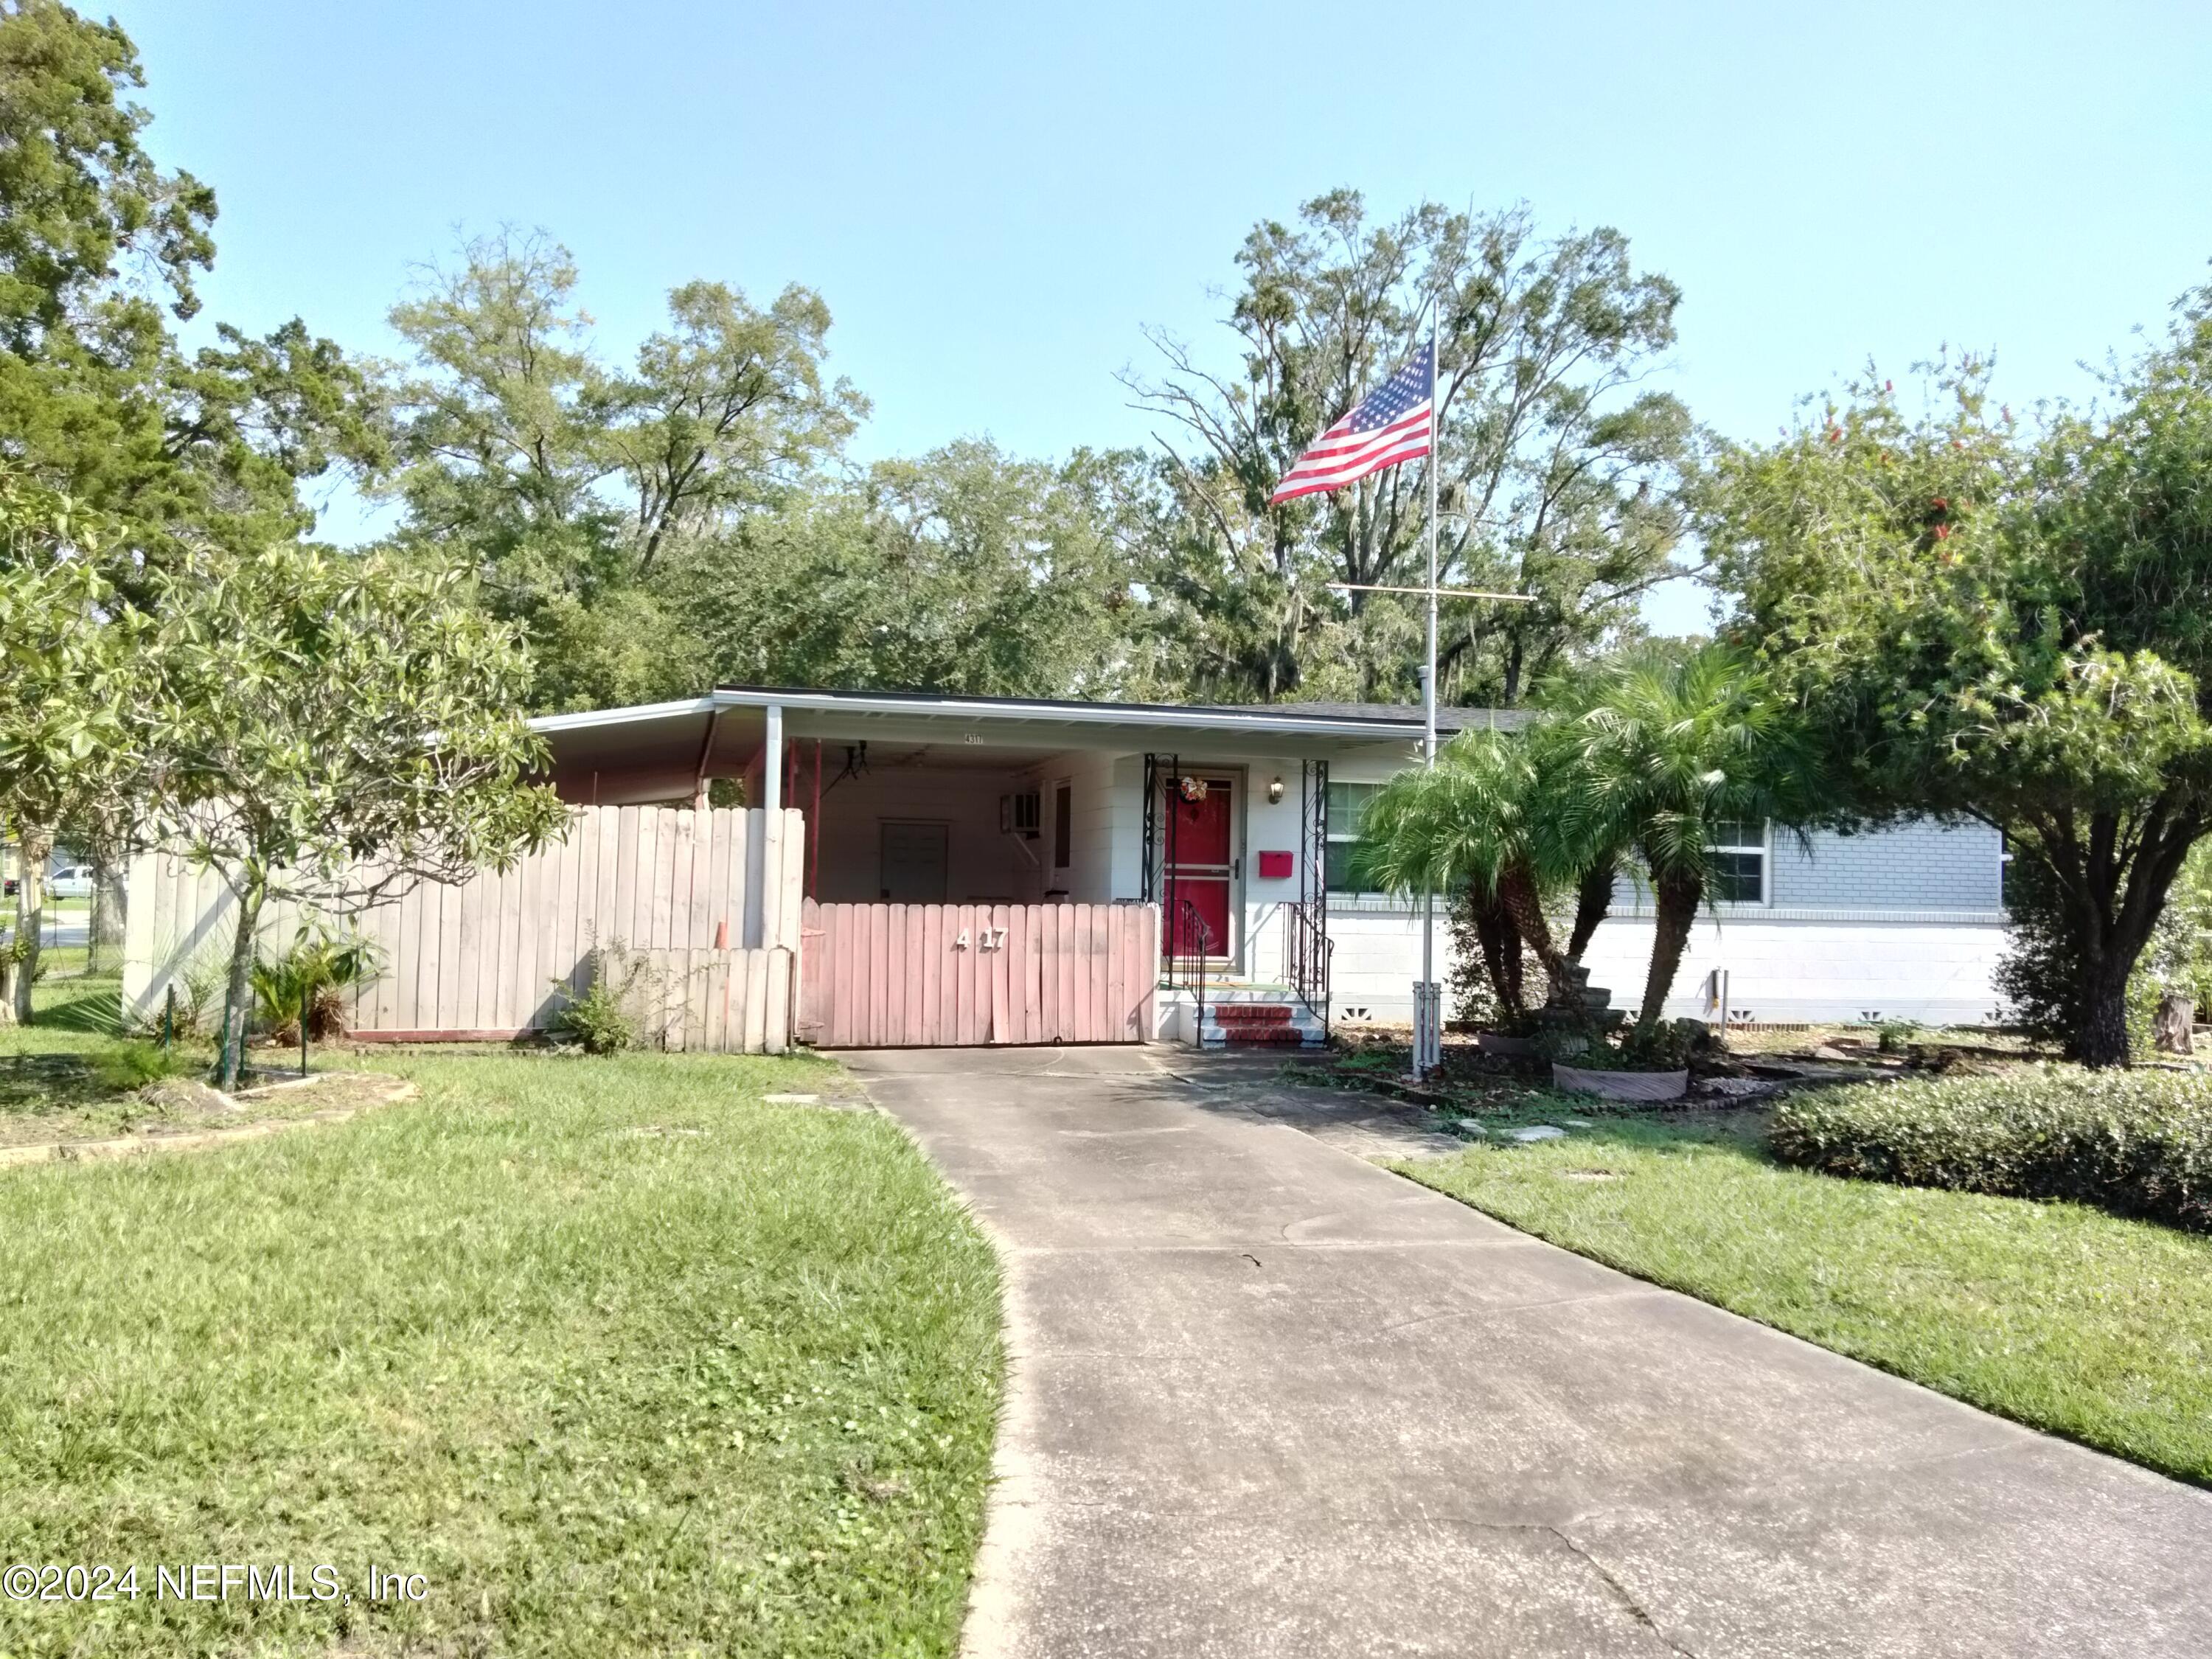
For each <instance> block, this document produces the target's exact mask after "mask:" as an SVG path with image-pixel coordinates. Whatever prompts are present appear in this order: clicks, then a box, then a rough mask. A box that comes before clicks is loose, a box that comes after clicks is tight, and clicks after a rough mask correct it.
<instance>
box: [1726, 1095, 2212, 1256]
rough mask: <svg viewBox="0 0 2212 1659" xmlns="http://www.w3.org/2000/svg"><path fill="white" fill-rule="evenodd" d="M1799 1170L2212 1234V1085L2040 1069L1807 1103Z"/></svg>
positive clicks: (1799, 1134)
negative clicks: (2101, 1211) (2068, 1207)
mask: <svg viewBox="0 0 2212 1659" xmlns="http://www.w3.org/2000/svg"><path fill="white" fill-rule="evenodd" d="M1769 1135H1770V1143H1769V1144H1770V1145H1771V1147H1772V1148H1773V1151H1774V1154H1775V1156H1776V1157H1778V1158H1780V1159H1781V1160H1782V1161H1783V1162H1784V1163H1786V1164H1801V1165H1803V1166H1804V1167H1806V1168H1808V1169H1814V1170H1825V1171H1826V1172H1827V1173H1828V1174H1830V1175H1838V1176H1857V1177H1859V1178H1860V1179H1863V1180H1868V1181H1892V1182H1899V1183H1901V1184H1903V1185H1906V1186H1913V1187H1948V1188H1953V1189H1954V1190H1957V1191H1961V1192H1974V1193H1998V1194H2004V1195H2007V1196H2008V1197H2014V1198H2058V1199H2074V1200H2079V1201H2081V1202H2082V1203H2085V1204H2095V1205H2100V1206H2103V1207H2104V1208H2106V1209H2108V1210H2111V1211H2113V1212H2117V1213H2118V1214H2120V1215H2130V1216H2147V1217H2149V1218H2153V1219H2154V1220H2159V1221H2166V1222H2172V1223H2173V1224H2174V1225H2178V1226H2182V1227H2189V1228H2192V1229H2195V1230H2196V1231H2200V1232H2212V1077H2207V1076H2205V1075H2203V1074H2201V1073H2192V1072H2162V1071H2159V1072H2154V1071H2130V1072H2124V1071H2100V1072H2089V1071H2084V1070H2082V1069H2081V1067H2079V1066H2049V1065H2039V1066H2023V1067H2021V1068H2020V1069H2019V1070H2017V1071H2013V1072H2008V1073H2003V1074H2002V1075H1997V1076H1989V1077H1966V1078H1946V1079H1928V1080H1925V1081H1917V1080H1916V1081H1911V1082H1904V1083H1892V1084H1866V1085H1859V1086H1857V1087H1855V1088H1850V1089H1838V1090H1834V1091H1821V1092H1820V1093H1817V1094H1805V1095H1798V1096H1795V1097H1791V1098H1790V1099H1789V1100H1787V1101H1785V1102H1784V1103H1783V1104H1782V1105H1781V1106H1780V1107H1779V1108H1778V1109H1777V1110H1776V1112H1775V1115H1774V1118H1773V1121H1772V1124H1771V1128H1770V1131H1769Z"/></svg>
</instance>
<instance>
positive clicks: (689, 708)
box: [530, 697, 720, 732]
mask: <svg viewBox="0 0 2212 1659" xmlns="http://www.w3.org/2000/svg"><path fill="white" fill-rule="evenodd" d="M718 707H720V705H719V704H718V703H717V702H716V701H715V699H714V698H713V697H686V698H684V699H682V700H681V701H679V702H643V703H635V704H633V705H632V706H630V707H629V708H587V709H586V710H584V711H583V713H581V714H540V715H539V716H538V718H537V719H535V720H532V721H531V722H530V729H531V730H532V731H533V732H589V731H592V730H593V729H594V728H596V727H599V726H637V725H641V724H642V723H644V722H645V721H647V720H673V719H676V718H678V717H679V716H681V715H684V714H712V713H713V712H714V710H715V708H718Z"/></svg>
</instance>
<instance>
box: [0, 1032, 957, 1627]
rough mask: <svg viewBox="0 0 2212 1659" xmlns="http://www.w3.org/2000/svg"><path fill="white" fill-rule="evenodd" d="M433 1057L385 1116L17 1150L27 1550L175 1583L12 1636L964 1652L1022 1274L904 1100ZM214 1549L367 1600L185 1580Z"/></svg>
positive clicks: (654, 1066)
mask: <svg viewBox="0 0 2212 1659" xmlns="http://www.w3.org/2000/svg"><path fill="white" fill-rule="evenodd" d="M392 1063H393V1065H394V1066H395V1069H400V1070H404V1072H405V1073H408V1074H409V1075H411V1076H413V1077H415V1078H416V1079H417V1080H419V1081H420V1082H421V1084H422V1091H423V1092H422V1097H421V1098H420V1099H418V1100H416V1101H414V1102H410V1103H404V1104H401V1105H397V1106H394V1107H392V1108H389V1109H386V1110H382V1111H380V1112H376V1113H373V1114H369V1115H364V1116H362V1117H359V1118H356V1119H354V1120H352V1121H348V1122H345V1123H341V1124H334V1125H329V1126H321V1127H318V1128H317V1129H316V1130H314V1131H313V1132H311V1133H296V1134H290V1135H283V1136H277V1137H274V1138H272V1139H265V1140H261V1141H258V1142H255V1143H252V1144H251V1145H247V1146H239V1147H234V1148H227V1149H224V1150H222V1151H219V1152H210V1153H205V1154H200V1155H195V1156H192V1157H189V1158H169V1159H156V1160H143V1159H142V1160H135V1161H132V1162H131V1163H127V1164H94V1165H82V1166H53V1165H43V1166H38V1167H34V1168H31V1169H27V1170H9V1171H0V1236H4V1237H6V1238H7V1240H8V1249H7V1250H6V1251H5V1252H4V1257H3V1258H0V1491H4V1492H6V1494H7V1503H6V1504H5V1505H4V1506H0V1561H4V1562H7V1563H14V1562H19V1561H20V1562H46V1561H51V1562H56V1563H63V1564H66V1563H71V1562H82V1563H94V1564H96V1563H111V1564H115V1565H118V1566H120V1565H127V1564H131V1563H136V1564H138V1565H140V1566H141V1571H142V1577H141V1585H140V1588H141V1590H142V1594H141V1596H140V1598H139V1599H138V1600H137V1601H135V1602H134V1601H110V1602H105V1603H100V1604H91V1603H79V1604H73V1605H72V1604H67V1603H61V1604H48V1605H40V1604H38V1603H29V1604H24V1603H15V1602H0V1652H5V1653H7V1654H9V1655H11V1656H13V1655H41V1656H45V1655H52V1656H59V1655H64V1654H72V1655H73V1654H79V1653H100V1654H103V1655H117V1656H125V1655H129V1656H137V1655H149V1656H150V1655H163V1656H167V1655H173V1654H179V1653H186V1652H191V1653H222V1654H231V1653H235V1654H247V1653H251V1654H253V1655H256V1656H263V1655H290V1654H300V1655H309V1654H313V1655H327V1654H331V1653H344V1654H347V1655H349V1656H353V1655H364V1656H365V1655H380V1654H398V1653H402V1652H405V1653H410V1654H435V1655H467V1654H480V1653H481V1654H493V1653H496V1654H501V1655H533V1656H534V1655H548V1656H550V1655H561V1656H575V1659H604V1656H619V1655H632V1654H635V1655H645V1654H653V1655H660V1654H690V1653H701V1654H723V1653H737V1654H756V1653H757V1654H780V1653H791V1654H802V1653H803V1654H838V1655H854V1656H863V1655H865V1656H870V1659H873V1656H878V1655H925V1654H945V1653H950V1652H951V1651H952V1650H953V1647H954V1644H955V1640H956V1634H957V1626H958V1621H959V1617H960V1613H961V1608H962V1606H963V1598H964V1595H965V1590H966V1584H967V1577H968V1572H969V1562H970V1559H971V1557H972V1555H973V1553H974V1549H975V1543H976V1541H977V1538H978V1535H979V1533H980V1528H981V1517H982V1507H983V1496H984V1490H985V1485H986V1481H987V1473H988V1466H989V1459H990V1449H991V1440H992V1433H993V1427H994V1413H995V1410H996V1407H997V1402H998V1398H999V1384H1000V1351H999V1337H998V1298H997V1280H996V1270H995V1267H994V1262H993V1261H992V1258H991V1255H990V1253H989V1250H988V1249H987V1246H986V1245H985V1243H983V1241H982V1239H981V1237H980V1236H979V1235H978V1233H977V1231H976V1229H975V1227H974V1225H972V1224H971V1223H970V1221H969V1218H967V1217H966V1216H965V1215H964V1214H963V1212H962V1211H961V1210H960V1208H959V1207H958V1206H957V1203H956V1202H955V1201H954V1200H953V1199H952V1197H951V1194H949V1193H948V1192H947V1191H946V1190H945V1187H944V1186H943V1184H942V1182H939V1180H938V1178H937V1177H936V1176H935V1175H934V1174H933V1172H932V1171H931V1170H929V1168H928V1167H927V1164H924V1162H923V1161H922V1160H921V1158H920V1157H919V1155H918V1154H917V1153H916V1152H915V1151H914V1149H913V1148H912V1146H910V1145H909V1144H908V1142H907V1141H906V1140H905V1139H904V1138H903V1137H902V1135H901V1134H900V1133H899V1132H898V1131H897V1129H896V1127H894V1126H893V1125H892V1124H890V1122H889V1121H886V1120H884V1119H883V1118H881V1117H880V1116H878V1115H874V1114H872V1113H868V1112H839V1111H825V1110H822V1109H815V1108H810V1107H805V1106H769V1105H764V1104H763V1103H761V1098H760V1097H761V1096H763V1094H767V1093H775V1092H801V1093H804V1092H818V1091H821V1090H822V1085H823V1080H824V1079H825V1076H826V1075H827V1073H826V1068H824V1067H823V1066H820V1065H819V1064H817V1063H814V1062H809V1061H804V1060H760V1059H752V1060H748V1059H739V1058H733V1057H711V1056H635V1057H626V1058H623V1059H621V1060H611V1061H594V1060H580V1059H566V1058H556V1057H544V1056H532V1055H474V1056H468V1057H452V1058H445V1057H406V1058H398V1059H395V1060H394V1061H393V1062H392ZM193 1562H215V1563H222V1562H229V1563H253V1564H263V1565H269V1564H282V1563H289V1564H295V1565H296V1567H297V1570H298V1573H299V1582H300V1583H301V1586H302V1587H303V1589H304V1587H305V1586H306V1584H307V1574H308V1571H309V1569H310V1568H311V1567H313V1566H314V1565H319V1564H325V1563H328V1564H331V1565H335V1566H336V1568H337V1571H338V1574H339V1575H340V1577H341V1580H342V1581H343V1585H344V1589H345V1590H346V1592H348V1593H349V1594H351V1595H352V1596H353V1600H352V1601H351V1602H350V1603H344V1602H338V1601H307V1602H295V1603H282V1602H276V1603H272V1602H260V1603H254V1602H251V1601H246V1600H243V1599H241V1598H240V1596H239V1595H238V1594H237V1592H236V1591H235V1590H234V1591H233V1594H232V1599H230V1600H229V1601H222V1602H207V1603H197V1604H195V1603H189V1602H187V1603H179V1602H177V1601H155V1600H154V1599H153V1597H152V1595H151V1594H150V1590H151V1588H152V1580H153V1572H154V1568H155V1565H157V1564H161V1565H171V1566H174V1565H177V1564H190V1563H193ZM371 1565H375V1566H376V1567H378V1568H379V1569H380V1570H382V1571H386V1572H392V1571H398V1572H403V1573H420V1574H422V1576H423V1578H424V1580H425V1581H426V1583H427V1586H428V1595H427V1598H426V1599H425V1600H424V1601H422V1602H421V1603H419V1604H402V1603H398V1602H392V1601H387V1602H384V1603H380V1604H371V1603H370V1602H368V1600H367V1597H366V1594H365V1579H366V1575H367V1573H368V1569H369V1567H370V1566H371Z"/></svg>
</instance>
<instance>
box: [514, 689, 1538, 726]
mask: <svg viewBox="0 0 2212 1659" xmlns="http://www.w3.org/2000/svg"><path fill="white" fill-rule="evenodd" d="M770 706H775V707H780V708H785V709H805V710H810V711H821V712H833V711H834V712H842V713H844V714H858V715H869V714H876V715H892V716H906V717H909V718H910V717H914V716H917V715H919V716H921V717H924V718H927V717H931V716H936V717H939V718H946V717H950V718H953V719H958V720H1004V721H1038V720H1042V721H1046V722H1049V723H1052V724H1055V725H1056V724H1061V723H1066V722H1073V723H1076V724H1078V725H1103V726H1154V727H1182V728H1185V729H1188V730H1193V731H1204V732H1273V733H1282V734H1285V735H1289V734H1303V735H1310V736H1329V737H1347V738H1380V739H1385V740H1387V739H1389V738H1401V737H1419V735H1420V733H1421V711H1420V709H1419V708H1418V707H1413V706H1408V705H1407V704H1402V703H1383V702H1274V703H1170V702H1079V701H1075V700H1073V699H1066V698H1059V697H985V696H956V695H953V694H951V693H946V692H938V691H835V690H829V691H825V690H810V689H806V688H802V687H795V686H770V685H725V686H718V687H716V688H715V689H714V690H713V691H710V692H708V694H707V695H706V696H702V697H692V698H686V699H684V700H683V701H680V702H659V703H644V704H640V705H638V706H636V707H634V708H601V709H593V710H591V711H589V712H586V713H584V714H549V715H546V716H544V718H542V719H539V720H533V721H532V722H531V724H532V726H535V727H536V728H537V729H538V731H540V732H546V733H548V734H551V733H555V732H575V731H584V730H589V729H592V728H599V727H606V726H651V725H656V724H659V723H662V722H665V721H668V720H681V719H682V718H683V717H684V716H685V715H689V714H708V713H710V712H712V711H713V710H714V709H716V708H769V707H770ZM1527 724H1528V714H1527V713H1526V711H1524V710H1522V709H1516V708H1438V709H1437V730H1438V731H1439V732H1447V733H1449V732H1460V731H1464V730H1466V729H1468V727H1470V726H1491V727H1493V728H1495V729H1497V730H1499V731H1507V732H1510V731H1517V730H1519V729H1520V728H1521V727H1522V726H1525V725H1527Z"/></svg>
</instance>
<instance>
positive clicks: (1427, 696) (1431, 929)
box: [1413, 294, 1444, 1082]
mask: <svg viewBox="0 0 2212 1659" xmlns="http://www.w3.org/2000/svg"><path fill="white" fill-rule="evenodd" d="M1437 309H1438V307H1437V296H1436V295H1434V294H1431V295H1429V466H1428V472H1429V594H1428V599H1429V655H1428V665H1427V666H1426V667H1425V669H1423V671H1422V673H1421V761H1422V764H1423V765H1424V766H1426V767H1430V768H1433V767H1434V766H1435V765H1436V763H1437V463H1438V462H1439V461H1440V460H1441V459H1443V447H1444V432H1443V419H1442V417H1441V416H1440V415H1439V413H1438V411H1437ZM1436 955H1437V896H1436V892H1435V890H1433V889H1430V890H1425V891H1424V892H1423V893H1422V895H1421V984H1420V988H1419V991H1417V992H1416V993H1415V994H1414V1002H1415V1008H1414V1021H1413V1024H1414V1031H1413V1038H1414V1041H1413V1079H1414V1081H1415V1082H1419V1080H1420V1079H1422V1078H1423V1077H1424V1076H1425V1075H1426V1074H1427V1072H1428V1059H1429V1056H1428V1051H1427V1048H1426V1047H1425V1042H1424V1037H1423V1034H1424V1031H1425V1030H1433V1028H1434V1027H1435V1026H1436V1025H1437V1022H1438V1021H1439V1020H1440V1019H1441V1018H1443V1007H1442V1006H1441V1004H1442V999H1440V998H1437V997H1436V993H1435V987H1436V977H1437V964H1436ZM1423 999H1430V1000H1432V1001H1433V1002H1434V1003H1435V1005H1436V1006H1431V1007H1430V1008H1429V1009H1428V1016H1429V1018H1428V1020H1427V1023H1426V1025H1424V1024H1423V1022H1422V1020H1421V1018H1420V1013H1421V1006H1420V1005H1421V1003H1422V1000H1423Z"/></svg>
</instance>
